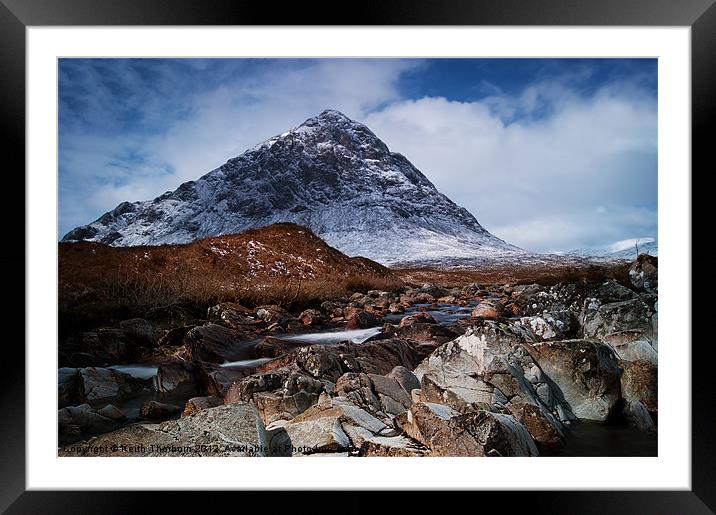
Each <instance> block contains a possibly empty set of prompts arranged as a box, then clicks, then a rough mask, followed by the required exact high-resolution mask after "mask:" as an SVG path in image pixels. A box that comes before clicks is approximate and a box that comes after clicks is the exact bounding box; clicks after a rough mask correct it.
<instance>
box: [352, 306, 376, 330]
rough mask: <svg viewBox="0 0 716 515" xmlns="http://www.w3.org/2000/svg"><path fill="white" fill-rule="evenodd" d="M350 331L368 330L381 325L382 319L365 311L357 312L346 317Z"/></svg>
mask: <svg viewBox="0 0 716 515" xmlns="http://www.w3.org/2000/svg"><path fill="white" fill-rule="evenodd" d="M346 320H347V321H348V324H347V327H348V329H368V328H371V327H376V326H379V325H380V322H381V321H380V318H378V317H377V316H375V315H374V314H373V313H369V312H367V311H365V310H357V311H355V312H354V313H352V314H351V316H350V317H346Z"/></svg>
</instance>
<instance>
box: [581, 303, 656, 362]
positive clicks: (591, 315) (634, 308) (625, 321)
mask: <svg viewBox="0 0 716 515" xmlns="http://www.w3.org/2000/svg"><path fill="white" fill-rule="evenodd" d="M655 319H656V313H655V312H653V311H652V309H651V308H650V307H649V305H648V304H647V303H646V302H644V300H642V299H641V298H635V299H631V300H626V301H621V302H612V303H608V304H602V303H601V301H600V300H599V299H597V298H593V297H590V298H587V299H586V300H585V303H584V309H583V313H582V329H583V333H584V337H585V338H596V339H599V340H601V341H603V342H605V343H608V344H609V345H610V346H611V347H612V348H613V349H614V350H615V352H616V353H617V355H618V356H619V357H620V358H621V359H624V360H629V361H632V360H635V359H642V360H646V361H651V362H652V363H654V364H656V363H657V361H658V337H657V332H656V321H655Z"/></svg>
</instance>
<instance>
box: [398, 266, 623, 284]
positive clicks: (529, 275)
mask: <svg viewBox="0 0 716 515" xmlns="http://www.w3.org/2000/svg"><path fill="white" fill-rule="evenodd" d="M393 271H394V272H395V274H396V275H397V276H398V277H399V278H400V279H402V281H403V282H404V283H405V284H407V285H410V286H420V285H422V284H425V283H426V282H433V283H438V284H441V285H443V286H446V287H448V288H451V287H458V286H463V285H465V284H469V283H479V284H486V285H487V284H510V285H518V284H532V283H537V284H541V285H545V286H551V285H554V284H557V283H559V282H587V283H595V282H603V281H606V280H607V279H614V280H616V281H618V282H620V283H622V284H629V263H627V262H622V261H611V262H609V261H604V262H593V261H592V262H590V261H586V260H585V261H584V262H581V263H578V262H572V263H570V262H560V261H559V260H557V259H555V260H554V261H553V262H547V263H539V264H534V263H529V262H526V263H524V264H520V263H510V264H504V263H499V262H493V263H489V264H486V265H483V266H480V267H477V266H476V267H474V268H461V269H438V268H402V269H394V270H393Z"/></svg>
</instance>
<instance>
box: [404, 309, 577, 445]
mask: <svg viewBox="0 0 716 515" xmlns="http://www.w3.org/2000/svg"><path fill="white" fill-rule="evenodd" d="M513 329H514V328H513V327H512V326H509V325H504V324H497V323H495V322H490V321H484V322H482V324H481V325H476V326H474V327H471V328H469V329H468V331H467V332H466V333H465V335H464V336H462V337H460V338H457V339H456V340H454V341H452V342H449V343H446V344H445V345H443V346H442V347H439V348H438V349H436V350H435V352H433V353H432V354H431V355H430V356H429V357H428V358H427V359H425V360H424V361H423V362H422V363H421V364H420V365H419V366H418V367H417V369H416V370H415V373H416V375H417V376H418V377H420V378H421V389H420V395H419V397H418V398H417V399H418V400H420V401H424V402H432V403H440V404H445V405H448V406H450V407H452V408H453V409H455V410H456V411H458V412H461V413H474V412H478V411H482V410H488V411H494V412H500V413H511V414H513V415H515V416H516V417H517V418H518V420H521V419H522V418H523V417H524V416H527V415H530V422H531V421H532V419H536V418H537V417H538V416H539V419H540V420H539V423H530V424H526V426H527V429H528V431H530V434H532V436H533V437H534V438H535V440H537V441H539V442H542V443H547V442H549V443H553V442H555V441H556V440H557V438H561V437H562V436H563V435H564V427H563V425H562V422H566V421H570V420H573V419H575V418H576V417H575V416H574V414H573V413H572V411H571V409H570V407H569V405H568V404H567V403H566V401H564V399H563V398H562V397H561V396H560V395H559V394H558V393H557V392H556V390H558V388H557V386H556V385H555V384H554V383H552V382H551V381H550V379H549V378H548V377H547V376H546V375H545V374H544V373H543V372H542V369H541V368H540V367H539V365H538V364H537V363H535V361H534V360H533V359H532V357H531V356H530V354H529V353H528V352H527V351H526V349H525V347H524V346H523V344H522V341H521V339H520V338H521V336H520V335H519V334H517V333H515V332H513ZM525 404H529V405H531V406H534V409H533V408H532V407H529V408H524V405H525ZM537 412H539V415H537ZM547 425H551V426H552V428H548V427H546V426H547ZM531 430H534V431H535V432H534V433H532V431H531Z"/></svg>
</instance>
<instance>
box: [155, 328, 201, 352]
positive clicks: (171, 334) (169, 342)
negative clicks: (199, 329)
mask: <svg viewBox="0 0 716 515" xmlns="http://www.w3.org/2000/svg"><path fill="white" fill-rule="evenodd" d="M194 327H196V326H195V325H181V326H179V327H173V328H171V329H169V330H167V331H164V333H163V334H162V335H161V336H160V337H159V340H158V341H157V346H158V347H180V346H182V345H184V337H185V336H186V333H188V332H189V331H191V330H192V329H193V328H194Z"/></svg>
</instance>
